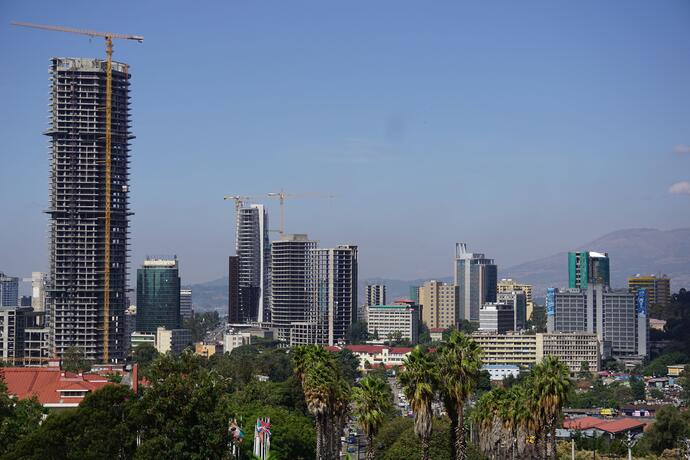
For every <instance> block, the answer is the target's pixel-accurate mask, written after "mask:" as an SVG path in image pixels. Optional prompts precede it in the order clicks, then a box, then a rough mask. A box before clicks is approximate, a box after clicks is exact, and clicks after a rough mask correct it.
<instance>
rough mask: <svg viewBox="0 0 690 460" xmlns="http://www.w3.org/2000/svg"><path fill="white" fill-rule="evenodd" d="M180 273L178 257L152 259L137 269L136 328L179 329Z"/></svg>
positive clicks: (152, 329)
mask: <svg viewBox="0 0 690 460" xmlns="http://www.w3.org/2000/svg"><path fill="white" fill-rule="evenodd" d="M180 326H181V322H180V276H179V270H178V265H177V258H149V259H147V260H145V261H144V264H143V265H142V267H141V268H139V269H138V270H137V331H138V332H150V333H155V332H156V330H157V329H158V328H159V327H163V328H166V329H169V330H173V329H179V328H180Z"/></svg>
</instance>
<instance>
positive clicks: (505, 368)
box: [482, 364, 520, 381]
mask: <svg viewBox="0 0 690 460" xmlns="http://www.w3.org/2000/svg"><path fill="white" fill-rule="evenodd" d="M482 370H483V371H487V372H488V373H489V378H490V379H491V380H493V381H501V380H503V379H504V378H506V377H508V376H512V377H515V378H517V377H518V376H519V375H520V366H516V365H514V364H485V365H483V366H482Z"/></svg>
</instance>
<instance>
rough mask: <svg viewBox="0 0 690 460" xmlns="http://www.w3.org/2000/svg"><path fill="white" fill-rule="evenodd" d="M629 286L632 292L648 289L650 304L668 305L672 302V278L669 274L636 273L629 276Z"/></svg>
mask: <svg viewBox="0 0 690 460" xmlns="http://www.w3.org/2000/svg"><path fill="white" fill-rule="evenodd" d="M628 288H629V289H630V292H637V291H638V290H639V289H641V288H643V289H646V290H647V298H648V301H649V305H658V306H660V307H667V306H668V304H669V302H671V280H670V278H668V277H667V276H656V275H649V276H642V275H635V276H632V277H630V278H628Z"/></svg>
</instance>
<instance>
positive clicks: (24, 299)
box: [19, 295, 31, 307]
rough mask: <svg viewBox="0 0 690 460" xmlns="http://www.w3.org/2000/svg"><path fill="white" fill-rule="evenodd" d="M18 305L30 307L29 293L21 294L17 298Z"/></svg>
mask: <svg viewBox="0 0 690 460" xmlns="http://www.w3.org/2000/svg"><path fill="white" fill-rule="evenodd" d="M19 306H20V307H30V306H31V296H30V295H23V296H21V298H20V299H19Z"/></svg>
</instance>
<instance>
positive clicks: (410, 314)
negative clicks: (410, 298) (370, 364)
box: [367, 304, 419, 343]
mask: <svg viewBox="0 0 690 460" xmlns="http://www.w3.org/2000/svg"><path fill="white" fill-rule="evenodd" d="M367 317H368V318H369V321H367V333H368V334H369V337H374V338H375V337H376V336H378V338H379V339H380V340H385V339H386V338H388V337H389V336H396V335H397V334H400V337H401V338H402V339H403V340H409V341H410V342H412V343H416V342H418V341H419V307H418V306H414V305H410V304H394V305H370V306H369V307H367Z"/></svg>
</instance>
